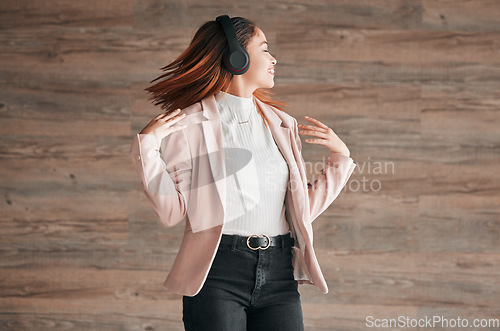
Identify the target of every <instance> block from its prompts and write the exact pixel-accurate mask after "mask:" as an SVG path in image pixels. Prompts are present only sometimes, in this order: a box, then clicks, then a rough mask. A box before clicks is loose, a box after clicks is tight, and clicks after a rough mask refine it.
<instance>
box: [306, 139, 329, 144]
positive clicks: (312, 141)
mask: <svg viewBox="0 0 500 331" xmlns="http://www.w3.org/2000/svg"><path fill="white" fill-rule="evenodd" d="M304 141H305V142H306V143H311V144H321V145H324V144H325V142H326V140H325V139H305V140H304Z"/></svg>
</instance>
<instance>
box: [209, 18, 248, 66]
mask: <svg viewBox="0 0 500 331" xmlns="http://www.w3.org/2000/svg"><path fill="white" fill-rule="evenodd" d="M216 21H217V22H220V24H221V25H222V29H223V30H224V34H225V35H226V39H227V43H228V46H229V50H228V51H227V52H226V54H224V58H223V60H222V63H223V64H224V67H225V68H226V69H227V70H228V71H229V72H230V73H232V74H233V75H243V74H244V73H245V72H247V70H248V68H249V67H250V56H248V53H247V51H246V50H245V47H243V46H242V45H241V44H240V43H239V41H238V37H237V36H236V32H235V30H234V26H233V23H232V22H231V19H230V18H229V16H227V15H221V16H218V17H217V19H216Z"/></svg>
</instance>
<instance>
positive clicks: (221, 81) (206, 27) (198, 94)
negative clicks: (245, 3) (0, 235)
mask: <svg viewBox="0 0 500 331" xmlns="http://www.w3.org/2000/svg"><path fill="white" fill-rule="evenodd" d="M231 22H232V23H233V26H234V29H235V31H236V36H237V38H238V41H239V42H240V44H241V45H242V46H243V47H245V48H246V47H247V46H248V44H249V42H250V40H251V38H252V37H253V36H254V35H255V33H256V29H255V28H256V25H255V23H254V22H252V21H250V20H248V19H245V18H242V17H233V18H231ZM228 48H229V47H228V44H227V40H226V36H225V34H224V30H223V29H222V26H221V25H220V23H219V22H217V21H215V20H214V21H207V22H205V23H204V24H203V25H202V26H201V27H200V28H199V29H198V31H196V33H195V35H194V37H193V39H192V41H191V43H190V45H189V46H188V48H187V49H186V50H185V51H184V52H182V54H181V55H179V57H178V58H177V59H175V60H174V61H173V62H171V63H170V64H168V65H166V66H165V67H163V68H161V70H163V71H165V73H164V74H162V75H161V76H159V77H158V78H155V79H154V80H152V81H151V82H150V83H153V82H155V81H157V80H159V79H161V78H164V79H163V80H161V81H159V82H157V83H156V84H154V85H152V86H150V87H148V88H146V89H145V90H146V91H148V92H149V93H150V94H152V97H151V98H150V100H154V104H155V106H157V105H161V109H163V110H165V112H166V113H167V114H170V113H171V112H173V111H174V110H176V109H177V108H180V109H183V108H185V107H188V106H190V105H192V104H194V103H196V102H199V101H200V100H201V99H203V98H205V97H207V96H208V95H211V94H215V93H217V92H219V91H220V90H223V91H224V90H226V88H227V87H228V86H229V84H230V83H231V80H232V78H233V74H232V73H230V72H229V71H228V70H227V69H226V68H224V66H223V64H222V59H223V56H224V54H225V52H226V50H227V49H228ZM250 65H251V64H250ZM253 95H254V97H255V98H257V99H259V100H260V101H261V102H263V103H266V104H268V105H270V106H273V107H276V108H278V109H279V110H283V107H284V106H286V105H287V104H286V103H284V102H279V101H274V100H272V99H271V95H272V93H271V92H270V91H268V90H264V89H262V88H259V89H256V90H255V91H254V93H253ZM257 109H258V112H259V113H260V115H261V116H262V118H263V119H264V121H265V123H266V125H267V126H268V127H269V121H268V120H267V118H266V117H265V115H264V113H263V112H262V110H261V109H260V107H258V106H257Z"/></svg>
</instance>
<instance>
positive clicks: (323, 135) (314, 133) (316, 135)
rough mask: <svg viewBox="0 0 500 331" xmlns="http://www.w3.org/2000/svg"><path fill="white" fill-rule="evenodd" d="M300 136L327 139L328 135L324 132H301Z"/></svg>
mask: <svg viewBox="0 0 500 331" xmlns="http://www.w3.org/2000/svg"><path fill="white" fill-rule="evenodd" d="M299 134H302V135H307V136H315V137H321V138H326V137H327V135H326V134H325V133H324V132H320V131H309V130H300V131H299Z"/></svg>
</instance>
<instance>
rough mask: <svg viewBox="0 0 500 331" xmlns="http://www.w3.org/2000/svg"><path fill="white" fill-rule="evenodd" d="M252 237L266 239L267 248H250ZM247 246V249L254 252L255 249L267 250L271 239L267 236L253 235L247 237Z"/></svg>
mask: <svg viewBox="0 0 500 331" xmlns="http://www.w3.org/2000/svg"><path fill="white" fill-rule="evenodd" d="M252 237H266V238H267V246H266V247H261V246H257V247H252V246H250V238H252ZM247 246H248V248H250V249H251V250H253V251H255V250H257V249H268V248H269V246H271V238H269V236H268V235H266V234H261V235H256V234H253V235H251V236H248V237H247Z"/></svg>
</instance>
